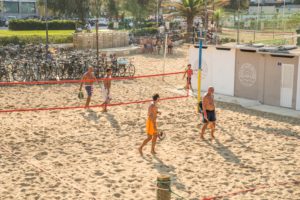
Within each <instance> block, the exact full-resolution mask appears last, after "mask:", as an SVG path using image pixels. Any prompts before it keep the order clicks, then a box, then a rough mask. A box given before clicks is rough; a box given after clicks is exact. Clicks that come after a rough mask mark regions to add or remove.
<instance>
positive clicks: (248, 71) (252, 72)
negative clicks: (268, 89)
mask: <svg viewBox="0 0 300 200" xmlns="http://www.w3.org/2000/svg"><path fill="white" fill-rule="evenodd" d="M259 48H261V46H259V47H257V46H252V45H251V46H250V45H249V46H247V45H239V46H237V49H236V63H235V86H234V95H235V96H237V97H241V98H247V99H253V100H258V101H263V84H264V82H263V79H264V58H263V55H261V54H258V53H257V49H259Z"/></svg>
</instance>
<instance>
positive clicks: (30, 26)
mask: <svg viewBox="0 0 300 200" xmlns="http://www.w3.org/2000/svg"><path fill="white" fill-rule="evenodd" d="M48 28H49V30H75V28H76V22H75V21H71V20H52V21H48ZM45 29H46V22H45V21H41V20H35V19H28V20H22V19H15V20H11V21H9V30H13V31H20V30H45Z"/></svg>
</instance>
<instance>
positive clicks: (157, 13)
mask: <svg viewBox="0 0 300 200" xmlns="http://www.w3.org/2000/svg"><path fill="white" fill-rule="evenodd" d="M158 7H159V0H157V12H156V26H157V27H158V15H159V8H158Z"/></svg>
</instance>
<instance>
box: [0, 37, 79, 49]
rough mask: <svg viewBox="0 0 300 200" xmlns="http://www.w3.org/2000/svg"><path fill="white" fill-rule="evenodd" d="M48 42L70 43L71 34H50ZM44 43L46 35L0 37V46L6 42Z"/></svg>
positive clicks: (22, 43)
mask: <svg viewBox="0 0 300 200" xmlns="http://www.w3.org/2000/svg"><path fill="white" fill-rule="evenodd" d="M49 42H50V43H55V44H62V43H72V42H73V36H72V35H70V36H65V35H50V36H49ZM40 43H44V44H45V43H46V37H44V36H37V35H30V36H25V35H22V36H5V37H0V46H5V45H8V44H19V45H24V44H40Z"/></svg>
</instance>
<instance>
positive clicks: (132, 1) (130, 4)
mask: <svg viewBox="0 0 300 200" xmlns="http://www.w3.org/2000/svg"><path fill="white" fill-rule="evenodd" d="M153 3H155V1H154V0H124V1H123V9H125V10H126V11H127V12H129V13H130V14H131V15H132V16H133V17H134V18H135V20H136V21H142V20H143V19H145V18H146V17H148V15H149V13H151V10H152V11H153V5H154V4H153ZM152 13H153V12H152Z"/></svg>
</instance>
